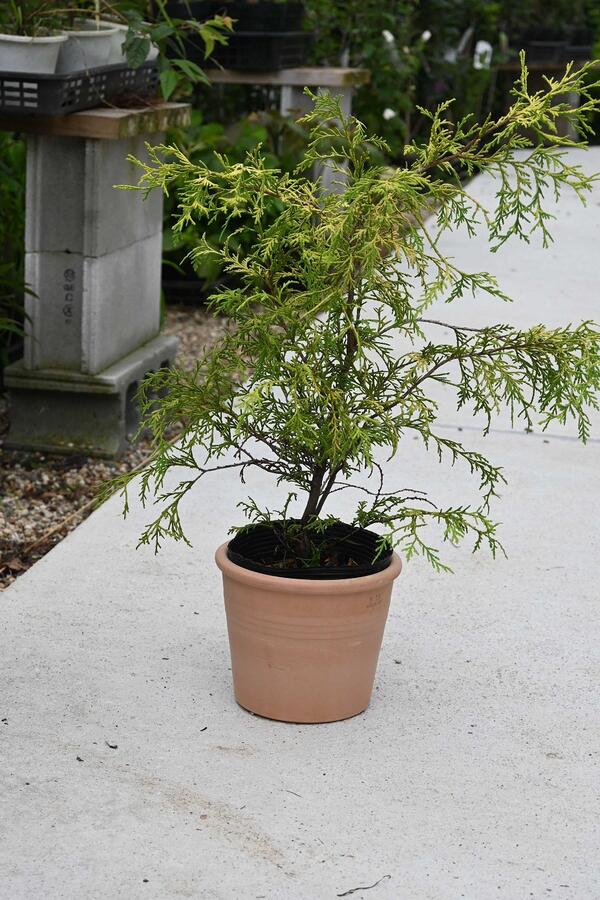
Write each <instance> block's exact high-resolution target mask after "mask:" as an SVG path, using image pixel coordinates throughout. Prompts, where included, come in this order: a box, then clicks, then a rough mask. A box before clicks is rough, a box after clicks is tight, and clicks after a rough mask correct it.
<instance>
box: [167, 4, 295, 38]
mask: <svg viewBox="0 0 600 900" xmlns="http://www.w3.org/2000/svg"><path fill="white" fill-rule="evenodd" d="M169 12H170V13H171V15H173V16H174V17H176V18H181V19H186V18H189V17H190V16H192V17H193V18H195V19H198V21H199V22H202V21H204V20H205V19H211V18H212V17H213V16H216V15H228V16H231V18H232V19H235V20H236V21H235V26H234V27H235V31H236V32H240V31H267V32H268V31H279V32H281V31H300V30H301V28H302V20H303V19H304V12H305V10H304V4H303V3H273V2H272V0H264V2H263V0H259V2H257V3H253V2H252V0H247V2H244V0H233V2H228V0H188V2H185V0H176V2H173V3H170V4H169Z"/></svg>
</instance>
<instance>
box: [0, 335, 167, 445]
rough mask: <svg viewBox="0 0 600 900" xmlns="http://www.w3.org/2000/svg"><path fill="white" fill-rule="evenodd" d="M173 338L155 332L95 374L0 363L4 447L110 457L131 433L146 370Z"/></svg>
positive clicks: (163, 358) (161, 362)
mask: <svg viewBox="0 0 600 900" xmlns="http://www.w3.org/2000/svg"><path fill="white" fill-rule="evenodd" d="M176 350H177V339H176V338H174V337H168V336H166V335H160V336H158V337H156V338H154V339H153V340H151V341H148V343H147V344H144V345H143V346H141V347H139V348H138V349H137V350H135V351H134V352H133V353H129V354H128V355H127V356H125V357H123V359H120V360H119V361H118V362H116V363H114V364H113V365H112V366H110V367H109V368H108V369H105V370H104V371H103V372H100V373H99V374H98V375H83V374H80V373H78V372H68V371H60V370H57V369H26V368H25V367H24V366H23V363H22V361H21V362H17V363H14V364H13V365H11V366H9V367H8V368H7V369H5V372H4V383H5V386H6V388H7V390H8V396H9V401H10V430H9V432H8V436H7V437H6V438H5V440H4V446H5V447H8V448H17V447H19V448H27V449H30V450H40V451H45V452H48V453H84V454H89V455H91V456H102V457H107V458H111V457H115V456H118V455H119V454H120V453H122V452H123V451H124V450H125V449H126V448H127V446H128V444H129V442H130V441H131V438H132V437H133V435H134V434H135V432H136V430H137V427H138V422H139V416H138V410H137V406H136V403H135V400H134V398H135V394H136V392H137V389H138V386H139V383H140V381H141V380H142V379H143V377H144V375H146V374H147V373H148V372H150V371H154V370H156V369H159V368H162V367H163V366H167V365H170V364H171V363H172V362H173V360H174V358H175V353H176Z"/></svg>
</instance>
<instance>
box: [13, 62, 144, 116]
mask: <svg viewBox="0 0 600 900" xmlns="http://www.w3.org/2000/svg"><path fill="white" fill-rule="evenodd" d="M158 91H159V79H158V67H157V65H156V63H155V62H148V63H144V64H143V65H141V66H140V67H139V68H138V69H131V68H129V66H124V65H121V64H120V63H117V64H116V65H113V66H100V67H99V68H97V69H90V70H86V71H83V72H69V73H68V74H65V75H25V74H23V73H22V72H0V112H3V113H18V114H23V113H27V114H32V115H40V116H64V115H67V113H72V112H78V111H79V110H82V109H92V108H93V107H95V106H102V105H103V104H104V103H106V104H111V103H115V102H117V101H122V102H124V103H134V102H135V101H136V100H138V99H139V100H143V99H146V98H148V97H153V96H155V95H156V94H157V93H158Z"/></svg>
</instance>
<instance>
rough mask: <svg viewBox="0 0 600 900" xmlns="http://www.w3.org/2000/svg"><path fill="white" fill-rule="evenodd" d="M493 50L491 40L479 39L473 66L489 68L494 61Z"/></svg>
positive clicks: (475, 67)
mask: <svg viewBox="0 0 600 900" xmlns="http://www.w3.org/2000/svg"><path fill="white" fill-rule="evenodd" d="M493 52H494V50H493V47H492V45H491V44H490V43H489V41H477V43H476V44H475V53H474V54H473V68H474V69H489V67H490V65H491V63H492V54H493Z"/></svg>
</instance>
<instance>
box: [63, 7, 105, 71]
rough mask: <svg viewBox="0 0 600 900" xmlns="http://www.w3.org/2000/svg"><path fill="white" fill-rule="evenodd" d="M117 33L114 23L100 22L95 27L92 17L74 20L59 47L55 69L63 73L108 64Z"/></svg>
mask: <svg viewBox="0 0 600 900" xmlns="http://www.w3.org/2000/svg"><path fill="white" fill-rule="evenodd" d="M117 35H118V29H117V26H116V25H112V24H111V25H108V24H107V23H105V22H104V23H103V22H101V23H100V27H99V28H97V27H96V22H95V21H94V19H85V20H84V21H78V22H76V23H75V27H74V28H72V29H70V30H69V31H68V32H67V37H68V40H67V41H66V43H65V44H63V45H62V47H61V48H60V53H59V55H58V63H57V66H56V71H57V72H59V73H60V74H64V73H67V72H81V71H86V70H88V69H97V68H98V67H99V66H107V65H109V62H110V54H111V49H112V47H113V45H114V43H115V38H116V36H117Z"/></svg>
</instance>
